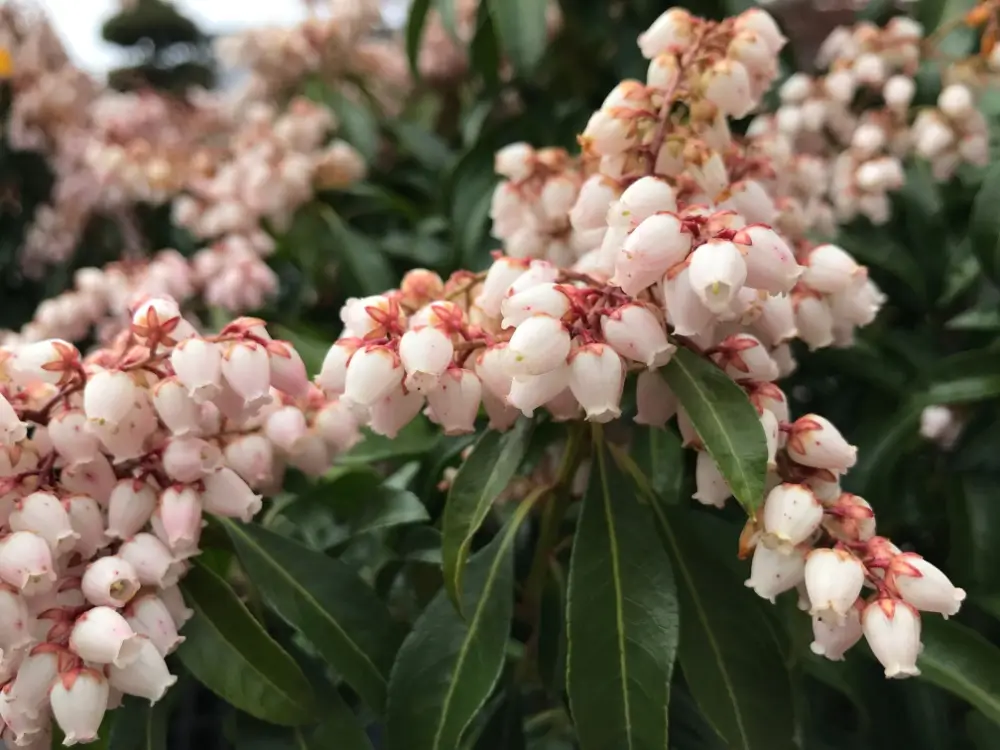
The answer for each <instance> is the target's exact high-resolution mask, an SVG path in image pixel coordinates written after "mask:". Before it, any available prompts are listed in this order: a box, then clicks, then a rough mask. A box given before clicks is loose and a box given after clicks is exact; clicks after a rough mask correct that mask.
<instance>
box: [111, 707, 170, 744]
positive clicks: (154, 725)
mask: <svg viewBox="0 0 1000 750" xmlns="http://www.w3.org/2000/svg"><path fill="white" fill-rule="evenodd" d="M121 708H122V710H121V711H115V712H114V714H112V716H113V717H114V724H113V725H112V727H111V734H110V737H109V738H108V745H107V747H108V750H167V715H168V713H169V710H168V706H167V701H159V702H157V703H156V704H155V705H150V704H149V701H146V700H143V699H141V698H137V697H135V696H134V695H126V696H125V698H124V699H123V700H122V706H121Z"/></svg>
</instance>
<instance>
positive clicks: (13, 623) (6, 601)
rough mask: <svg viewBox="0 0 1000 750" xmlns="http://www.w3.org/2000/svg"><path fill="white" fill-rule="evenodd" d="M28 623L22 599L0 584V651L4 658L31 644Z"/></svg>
mask: <svg viewBox="0 0 1000 750" xmlns="http://www.w3.org/2000/svg"><path fill="white" fill-rule="evenodd" d="M29 622H30V615H29V614H28V605H27V603H26V602H25V601H24V597H23V596H21V595H20V594H19V593H18V592H17V591H15V590H14V589H13V588H11V587H10V586H8V585H6V584H0V649H2V650H3V654H4V657H6V655H7V654H9V653H11V652H12V651H14V650H15V649H19V648H22V647H23V646H27V645H28V644H30V643H31V633H30V631H29V629H28V625H29Z"/></svg>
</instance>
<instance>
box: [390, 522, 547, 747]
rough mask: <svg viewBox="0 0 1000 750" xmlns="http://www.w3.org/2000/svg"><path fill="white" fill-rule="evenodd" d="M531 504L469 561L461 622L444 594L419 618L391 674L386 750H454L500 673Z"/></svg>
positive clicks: (463, 589)
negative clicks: (519, 539) (518, 541)
mask: <svg viewBox="0 0 1000 750" xmlns="http://www.w3.org/2000/svg"><path fill="white" fill-rule="evenodd" d="M532 505H533V503H531V502H523V503H521V505H520V506H519V507H518V509H517V511H516V512H515V514H514V515H513V516H512V517H511V519H510V520H509V521H508V522H507V525H506V526H505V527H504V528H503V530H502V531H501V532H500V533H499V534H497V536H496V537H494V539H493V540H492V541H491V542H490V543H489V544H488V545H487V546H486V547H484V548H483V549H482V550H481V551H480V552H478V553H477V554H475V555H474V556H473V557H472V559H471V560H470V561H469V570H468V572H467V574H466V576H465V577H464V580H463V582H462V605H463V609H464V611H465V612H467V613H468V614H469V617H468V620H465V619H464V618H462V616H461V615H459V614H458V612H456V611H455V607H454V606H453V604H452V602H451V601H450V599H449V598H448V595H447V592H445V591H444V590H443V589H442V590H441V591H439V592H438V593H437V595H436V596H435V597H434V599H433V600H432V601H431V603H430V604H429V605H428V606H427V608H426V609H425V610H424V612H423V613H422V614H421V615H420V617H419V618H418V619H417V621H416V623H415V624H414V626H413V630H412V631H411V632H410V634H409V636H407V638H406V640H405V641H404V642H403V646H402V647H401V648H400V649H399V656H398V657H397V659H396V664H395V665H394V666H393V668H392V678H391V680H390V684H389V701H388V707H387V711H386V738H385V750H453V749H454V748H457V747H458V746H459V741H460V739H461V737H462V733H463V732H464V731H465V729H466V727H468V725H469V722H471V721H472V719H473V717H475V716H476V714H477V713H478V712H479V711H480V709H482V707H483V705H484V704H485V703H486V700H487V698H489V695H490V693H491V692H492V691H493V687H494V685H496V682H497V679H498V678H499V677H500V672H501V670H502V669H503V664H504V656H505V651H506V645H507V637H508V633H509V632H510V619H511V617H512V615H513V607H514V539H515V537H516V536H517V531H518V529H519V528H520V525H521V522H522V521H524V519H525V518H526V517H527V515H528V513H529V512H530V511H531V508H532Z"/></svg>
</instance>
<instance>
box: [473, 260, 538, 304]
mask: <svg viewBox="0 0 1000 750" xmlns="http://www.w3.org/2000/svg"><path fill="white" fill-rule="evenodd" d="M527 270H528V261H527V260H524V259H522V258H507V257H500V258H497V259H496V260H495V261H493V265H492V266H490V270H489V271H487V273H486V279H485V280H484V281H483V287H482V291H480V293H479V297H478V298H476V305H477V306H478V307H479V308H480V309H481V310H482V311H483V312H484V313H486V315H488V316H490V317H495V316H497V315H499V314H500V303H501V302H502V301H503V298H504V297H505V296H506V294H507V290H508V289H510V286H511V284H513V283H514V282H515V281H517V279H518V278H519V277H520V276H521V275H522V274H524V272H525V271H527Z"/></svg>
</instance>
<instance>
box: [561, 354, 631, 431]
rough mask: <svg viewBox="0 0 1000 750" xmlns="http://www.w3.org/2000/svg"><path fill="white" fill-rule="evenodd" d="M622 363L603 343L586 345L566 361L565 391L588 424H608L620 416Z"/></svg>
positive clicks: (623, 372) (622, 381)
mask: <svg viewBox="0 0 1000 750" xmlns="http://www.w3.org/2000/svg"><path fill="white" fill-rule="evenodd" d="M624 386H625V363H624V362H622V358H621V357H620V356H619V355H618V353H617V352H616V351H615V350H614V349H612V348H611V347H610V346H608V345H606V344H586V345H584V346H581V347H580V348H579V349H577V350H576V351H574V352H573V353H572V354H571V355H570V359H569V389H570V391H571V392H572V394H573V396H574V397H575V398H576V400H577V401H579V402H580V405H581V406H582V407H583V408H584V410H585V411H586V412H587V419H588V420H589V421H591V422H610V421H611V420H612V419H617V418H618V417H620V416H621V413H622V410H621V399H622V389H623V388H624Z"/></svg>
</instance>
